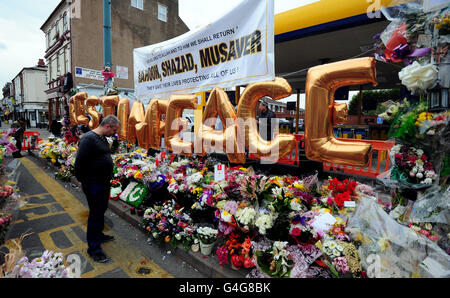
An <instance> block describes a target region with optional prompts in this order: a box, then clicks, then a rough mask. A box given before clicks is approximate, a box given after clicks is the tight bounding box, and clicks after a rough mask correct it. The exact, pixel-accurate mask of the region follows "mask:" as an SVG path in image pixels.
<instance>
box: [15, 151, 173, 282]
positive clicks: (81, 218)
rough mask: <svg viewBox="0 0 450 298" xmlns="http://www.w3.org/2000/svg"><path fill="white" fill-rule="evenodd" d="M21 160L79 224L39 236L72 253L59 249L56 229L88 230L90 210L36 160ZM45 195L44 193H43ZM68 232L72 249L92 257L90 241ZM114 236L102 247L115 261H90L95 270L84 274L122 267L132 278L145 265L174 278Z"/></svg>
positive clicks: (153, 272) (50, 246) (48, 244)
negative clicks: (89, 254) (89, 250)
mask: <svg viewBox="0 0 450 298" xmlns="http://www.w3.org/2000/svg"><path fill="white" fill-rule="evenodd" d="M21 163H22V165H23V166H24V167H25V168H26V169H27V170H28V172H29V173H30V174H31V175H32V176H33V178H34V179H35V180H36V181H37V182H38V183H39V184H40V185H42V187H44V189H45V190H47V191H48V194H50V195H51V196H52V197H53V198H54V199H55V200H56V201H57V202H58V203H59V204H61V206H62V207H63V208H64V210H65V212H67V213H68V214H69V215H70V216H71V217H72V219H73V220H74V221H75V222H76V224H71V225H67V226H64V227H60V228H58V229H52V230H49V231H45V232H42V233H39V237H40V239H41V240H42V243H43V244H44V246H45V248H46V249H53V250H54V251H61V252H63V251H64V252H65V251H67V252H69V249H63V250H61V249H59V248H57V247H56V244H55V243H54V241H53V239H52V237H51V236H50V234H51V233H53V232H55V231H59V230H64V229H66V228H68V227H72V226H77V225H79V226H81V227H82V229H83V230H84V231H86V224H87V216H88V214H89V210H88V209H87V208H86V207H85V206H84V205H83V204H82V203H81V202H80V201H79V200H78V199H77V198H76V197H74V196H73V195H72V194H71V193H70V192H68V191H67V190H66V189H65V188H64V187H63V186H61V185H60V184H59V183H58V182H57V181H55V180H54V179H53V178H52V177H50V176H48V175H47V174H46V173H45V172H44V171H43V170H42V169H40V168H39V167H38V166H37V165H36V164H35V163H34V162H32V161H31V160H29V159H28V158H22V159H21ZM42 195H44V194H41V195H40V196H42ZM34 196H38V195H34ZM65 212H64V213H65ZM52 215H54V214H52ZM42 217H44V216H42ZM36 218H38V217H35V218H33V219H36ZM64 231H65V232H66V233H65V234H66V236H67V237H68V239H69V240H70V241H71V242H72V243H73V244H74V246H75V247H74V246H72V247H71V248H70V252H75V251H77V250H78V251H79V252H80V253H82V254H83V256H84V257H85V258H86V259H87V260H88V259H89V256H88V255H87V252H86V248H87V244H85V243H84V242H82V241H78V240H79V239H78V240H77V239H76V238H77V236H76V235H75V234H74V233H73V231H69V229H67V230H64ZM72 233H73V234H72ZM113 234H115V233H113ZM114 237H115V238H116V240H115V241H112V242H109V243H105V244H104V245H103V246H102V248H103V249H104V250H105V253H106V254H107V255H108V256H110V257H111V259H112V261H113V262H112V263H111V264H108V263H107V264H99V263H96V262H90V264H91V265H92V267H93V268H94V270H92V271H90V272H87V273H86V274H83V275H82V277H95V276H98V275H100V274H103V273H106V272H108V271H111V270H113V269H115V268H117V267H120V269H122V270H123V271H124V272H125V273H126V274H127V275H128V276H130V277H142V275H140V274H138V273H137V270H138V269H139V268H141V267H146V268H150V270H151V273H150V274H149V275H146V276H144V277H155V278H156V277H163V278H170V277H172V276H171V275H170V274H169V273H167V272H166V271H165V270H163V269H162V268H161V267H159V266H158V265H156V264H155V263H154V262H153V261H152V260H149V259H148V258H147V257H145V256H144V255H143V254H142V253H141V252H140V251H138V250H136V248H135V247H133V245H132V244H129V243H127V242H126V241H123V240H121V239H120V238H119V237H118V236H117V235H114ZM75 248H76V249H75ZM74 249H75V250H74ZM110 262H111V261H110Z"/></svg>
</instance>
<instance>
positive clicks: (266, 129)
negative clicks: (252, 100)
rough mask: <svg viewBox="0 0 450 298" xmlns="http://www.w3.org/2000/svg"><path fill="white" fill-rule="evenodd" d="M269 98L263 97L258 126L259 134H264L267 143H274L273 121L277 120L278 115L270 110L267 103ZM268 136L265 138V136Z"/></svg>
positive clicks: (260, 104)
mask: <svg viewBox="0 0 450 298" xmlns="http://www.w3.org/2000/svg"><path fill="white" fill-rule="evenodd" d="M266 99H267V97H263V98H262V99H261V100H260V101H259V107H258V108H259V115H258V125H259V132H260V133H262V135H261V136H262V137H263V138H265V139H266V141H272V135H273V130H272V119H273V118H276V115H275V114H274V113H273V112H272V111H271V110H269V108H268V103H267V101H266ZM265 133H266V135H265V136H264V134H265Z"/></svg>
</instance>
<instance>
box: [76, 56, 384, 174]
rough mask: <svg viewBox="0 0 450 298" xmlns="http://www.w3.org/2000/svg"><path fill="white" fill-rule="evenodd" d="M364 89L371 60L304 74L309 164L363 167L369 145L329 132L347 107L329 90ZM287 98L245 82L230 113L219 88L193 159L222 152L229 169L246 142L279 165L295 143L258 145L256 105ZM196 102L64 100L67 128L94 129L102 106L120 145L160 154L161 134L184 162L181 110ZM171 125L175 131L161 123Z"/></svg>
mask: <svg viewBox="0 0 450 298" xmlns="http://www.w3.org/2000/svg"><path fill="white" fill-rule="evenodd" d="M366 83H372V84H376V83H377V81H376V68H375V60H374V59H373V58H358V59H351V60H345V61H340V62H336V63H330V64H326V65H321V66H317V67H314V68H311V69H310V70H309V72H308V75H307V80H306V105H305V150H306V156H307V158H308V159H310V160H315V161H320V162H332V163H339V164H348V165H354V166H366V165H367V164H368V162H369V156H370V152H371V150H372V146H371V145H370V144H365V143H361V142H342V141H339V140H337V139H336V138H335V137H334V134H333V126H334V125H336V124H339V123H344V122H345V121H346V119H347V105H346V104H341V105H339V104H336V103H335V102H334V93H335V91H336V90H337V89H338V88H340V87H342V86H348V85H362V84H366ZM291 94H292V88H291V86H290V85H289V83H288V82H287V81H286V80H285V79H282V78H276V79H275V80H274V81H271V82H262V83H254V84H250V85H249V86H247V88H245V90H244V92H243V94H242V96H241V98H240V100H239V104H238V107H237V114H236V112H235V110H234V108H233V106H232V104H231V103H230V101H229V99H228V96H227V94H226V93H225V92H224V91H223V90H222V89H220V88H215V89H214V90H213V91H212V92H211V95H210V97H209V99H208V102H207V105H206V107H205V110H204V114H203V121H202V124H201V126H200V128H199V130H198V132H197V137H196V140H195V150H196V151H195V153H196V154H199V155H202V156H204V155H205V154H206V153H207V152H208V151H209V150H210V149H211V148H214V149H221V150H223V151H224V152H226V153H227V156H228V158H229V160H230V162H232V163H244V162H245V160H246V158H245V153H244V152H245V151H244V144H245V146H246V147H247V149H249V151H250V152H252V153H253V152H254V153H255V155H256V156H257V157H259V158H267V159H273V158H275V160H277V159H279V158H282V157H283V156H285V155H287V154H289V153H290V152H292V149H293V147H294V145H295V136H294V135H291V134H279V135H277V136H276V137H275V138H274V139H273V141H266V140H264V139H263V138H262V137H261V136H260V134H259V132H258V128H257V123H256V105H257V104H258V101H259V99H260V98H262V97H264V96H269V97H271V98H273V99H274V100H279V99H281V98H285V97H288V96H290V95H291ZM196 103H197V97H196V96H195V95H173V96H171V97H170V100H169V101H167V100H162V99H153V100H152V101H151V102H150V103H149V105H148V106H147V109H146V110H145V108H144V105H143V103H142V102H140V101H136V102H134V103H133V106H132V108H131V111H130V101H129V99H128V98H122V99H119V97H118V96H107V97H102V98H100V99H99V98H97V97H95V96H91V97H89V98H88V95H87V93H85V92H80V93H77V94H76V95H75V96H73V97H72V98H71V99H70V105H69V107H70V122H71V124H72V125H88V126H89V127H90V128H91V129H95V128H96V127H98V125H99V123H100V118H101V115H100V113H99V112H98V111H97V110H96V109H95V107H96V106H97V105H101V106H102V107H103V117H106V116H108V115H114V113H115V108H116V107H117V117H118V118H119V119H120V121H121V128H120V130H119V139H120V140H126V141H128V142H129V143H133V144H134V143H136V140H137V142H138V144H139V146H140V147H142V148H145V149H147V148H153V149H160V148H161V138H162V136H163V135H164V137H165V143H166V147H167V149H168V150H169V151H173V152H175V153H181V154H184V155H187V156H190V155H191V154H192V153H193V149H194V144H193V143H192V142H186V141H184V140H182V139H181V138H180V137H179V132H180V126H182V120H181V119H182V113H183V110H184V109H196V107H197V104H196ZM86 112H87V113H88V114H89V115H90V116H91V119H90V120H89V118H88V117H86ZM162 114H165V115H166V119H165V121H162V120H161V115H162ZM217 117H219V118H220V119H221V121H222V123H223V127H224V128H223V130H222V131H217V130H215V128H214V126H215V121H207V120H208V119H216V118H217ZM227 119H228V120H227ZM229 119H233V120H234V121H229ZM238 119H239V120H238ZM169 123H172V124H173V125H167V124H169ZM244 124H245V125H244ZM244 140H245V141H244ZM218 147H219V148H218Z"/></svg>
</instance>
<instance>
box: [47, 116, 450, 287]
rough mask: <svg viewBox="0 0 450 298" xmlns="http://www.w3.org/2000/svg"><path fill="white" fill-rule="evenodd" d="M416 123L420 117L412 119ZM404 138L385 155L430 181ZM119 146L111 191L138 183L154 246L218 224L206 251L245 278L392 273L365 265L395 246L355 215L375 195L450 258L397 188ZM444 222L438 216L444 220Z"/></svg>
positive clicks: (190, 240) (389, 213)
mask: <svg viewBox="0 0 450 298" xmlns="http://www.w3.org/2000/svg"><path fill="white" fill-rule="evenodd" d="M419 115H420V114H419ZM433 117H434V116H433ZM433 119H434V118H433ZM416 120H417V119H414V121H415V122H419V121H420V120H417V121H416ZM415 122H414V123H415ZM424 122H425V121H420V125H423V124H424ZM429 124H430V123H429ZM441 124H442V123H441ZM429 129H438V130H439V126H438V125H430V126H429ZM55 144H59V143H58V141H56V142H55V141H54V142H53V146H45V145H44V146H43V152H47V156H49V157H52V158H53V159H54V160H58V162H60V163H61V164H63V165H65V166H67V165H69V164H73V162H74V160H73V158H74V157H75V156H74V155H73V154H72V153H73V152H74V151H73V149H67V147H59V148H61V149H62V150H61V149H59V150H55V148H57V147H55ZM402 146H403V145H399V146H396V147H395V148H394V149H393V152H392V154H393V155H394V157H393V160H395V158H397V160H398V163H397V162H395V164H396V165H397V164H398V171H399V172H405V173H407V175H406V176H404V177H405V178H406V179H407V180H408V181H409V183H419V184H421V185H428V186H431V185H434V184H436V183H437V182H438V181H439V171H438V170H437V169H436V167H435V166H434V164H433V163H432V162H431V161H430V160H431V157H430V155H428V154H427V153H426V152H425V151H421V149H417V148H414V147H405V148H403V147H402ZM64 148H66V149H64ZM69 148H71V147H69ZM75 148H76V147H75ZM118 148H119V153H117V154H114V155H113V160H114V164H115V166H114V180H112V181H111V189H112V192H111V199H112V200H118V199H120V198H121V197H125V196H124V195H123V193H124V191H125V190H126V189H127V187H128V186H129V185H131V184H133V185H138V186H139V188H140V189H144V188H145V189H146V190H147V191H146V192H143V197H142V198H140V201H139V202H140V205H139V206H135V205H133V208H130V210H131V209H133V210H134V209H135V208H136V209H138V210H142V211H143V212H142V213H143V214H141V215H140V216H141V218H142V222H141V228H142V230H143V231H144V232H145V233H147V234H148V235H149V237H151V238H153V239H154V240H155V241H156V242H158V243H160V244H161V245H165V244H168V245H171V246H172V247H183V248H184V249H186V250H189V249H192V250H193V251H194V252H196V251H197V250H194V247H195V246H196V245H197V244H198V243H199V242H200V244H201V240H202V238H203V240H204V241H206V240H205V238H204V237H203V235H204V232H205V231H204V230H205V228H204V227H209V228H212V230H214V231H217V232H216V233H217V234H214V235H212V234H211V237H208V238H209V240H211V241H212V242H213V243H214V247H215V248H214V249H213V253H212V254H213V257H214V258H217V262H218V264H219V265H220V266H229V267H231V268H233V269H234V270H243V271H244V274H246V276H247V277H250V278H251V277H257V278H261V277H265V278H286V277H290V278H297V277H308V278H313V277H320V278H323V277H353V278H360V277H366V276H368V277H392V276H394V275H392V274H391V275H389V274H387V273H386V272H384V273H383V274H384V275H383V274H381V275H380V273H377V272H375V273H374V272H373V270H372V271H370V270H369V271H368V269H370V268H371V264H370V263H368V262H367V259H368V258H369V256H370V255H380V256H383V255H382V254H383V253H384V252H386V250H387V249H388V248H389V247H390V246H391V245H394V244H393V241H395V240H394V239H395V238H392V237H394V236H392V235H390V234H389V232H388V231H387V232H385V233H384V234H383V235H382V236H377V237H378V238H377V237H375V238H374V237H373V236H369V235H372V233H375V231H372V230H371V229H373V228H374V227H373V226H371V225H365V224H364V223H365V222H370V219H369V218H362V217H361V215H358V216H356V217H355V214H356V211H358V206H359V205H360V204H361V203H363V204H368V203H367V202H373V203H374V204H376V206H377V207H376V208H377V209H376V211H377V212H381V213H382V214H384V215H385V216H386V217H387V218H390V219H392V220H394V221H395V224H396V225H398V226H399V227H405V228H406V230H401V231H405V232H402V233H406V231H407V233H409V232H411V233H413V235H416V236H414V237H419V238H420V239H422V240H420V241H429V242H430V243H429V245H431V246H433V245H434V247H435V248H436V251H438V252H439V253H438V254H439V256H440V257H442V258H443V259H444V261H442V260H440V261H442V262H444V264H445V262H446V261H450V259H448V256H449V254H450V249H449V247H450V246H449V243H448V242H449V241H448V240H447V239H448V235H446V234H443V232H442V231H445V229H444V230H443V229H442V224H436V223H433V224H428V225H425V224H423V223H422V224H421V223H418V222H417V220H416V218H417V217H418V216H419V215H421V213H420V210H424V209H423V208H422V209H421V208H416V209H415V211H417V212H416V213H414V212H411V209H413V207H414V205H413V204H410V202H409V201H408V199H405V195H404V194H403V193H401V192H391V193H390V192H389V190H388V191H387V192H386V189H385V188H383V185H381V186H380V185H379V186H377V187H373V186H369V185H366V184H363V183H360V182H358V181H355V180H353V179H338V178H335V177H330V178H329V179H326V180H319V178H318V176H317V175H313V176H308V177H294V176H290V175H285V176H265V175H262V174H259V173H257V172H256V171H255V170H254V169H253V168H251V167H250V168H246V167H243V166H236V167H232V168H227V170H226V176H225V177H226V178H225V179H224V180H221V181H216V180H214V176H215V175H214V166H215V165H216V164H218V163H219V161H217V160H215V159H212V158H201V157H195V156H194V157H191V158H187V157H184V156H179V155H173V154H171V153H168V152H165V151H161V152H157V153H154V154H153V155H147V152H146V151H145V150H143V149H141V148H137V147H135V146H131V145H129V144H127V143H124V142H122V143H120V144H119V146H118ZM396 150H398V152H397V151H396ZM50 152H52V153H50ZM49 154H52V155H49ZM398 154H400V155H398ZM396 155H397V156H396ZM64 158H66V160H64ZM412 174H415V175H412ZM411 179H413V180H411ZM414 179H415V180H414ZM427 179H431V181H432V184H428V183H429V182H430V181H429V180H427ZM422 182H423V183H422ZM436 194H437V195H438V196H439V197H440V198H442V196H444V197H445V196H449V190H441V191H438V192H436ZM419 201H420V200H418V203H419ZM405 202H406V204H405ZM408 202H409V203H408ZM405 205H407V206H405ZM433 206H434V205H433ZM130 207H131V205H130ZM438 207H439V208H438ZM441 207H442V204H441V205H438V206H437V207H436V206H434V207H433V208H431V212H430V214H431V216H442V215H443V216H444V217H445V212H447V211H448V207H447V210H446V209H445V206H444V208H441ZM427 210H429V208H428V207H427ZM374 212H375V211H374ZM442 212H444V214H442ZM419 213H420V214H419ZM430 214H428V215H427V216H430ZM366 216H367V215H366ZM369 216H375V215H373V214H370V215H369ZM349 222H350V223H352V224H351V226H349ZM419 222H420V220H419ZM422 222H423V220H422ZM447 224H448V223H447V222H445V221H444V226H445V225H447ZM355 226H356V227H357V228H355ZM209 228H208V229H209ZM349 228H350V229H349ZM394 230H397V228H395V229H394ZM408 235H409V234H408ZM396 237H404V235H403V234H402V235H397V236H396ZM419 238H418V239H419ZM373 243H377V245H376V246H373ZM405 245H406V244H405ZM200 246H201V245H200ZM197 249H198V248H197ZM392 249H393V247H392ZM403 249H405V250H409V249H412V248H409V247H404V248H403ZM392 251H395V250H392ZM369 252H370V254H369ZM361 254H362V255H361ZM446 258H447V259H446ZM369 260H371V259H370V258H369ZM404 261H405V262H407V261H406V260H404ZM372 265H373V264H372ZM417 268H422V267H420V266H418V267H417ZM401 276H402V277H411V276H432V274H431V273H429V272H428V271H427V270H425V269H420V270H419V269H404V270H403V271H401Z"/></svg>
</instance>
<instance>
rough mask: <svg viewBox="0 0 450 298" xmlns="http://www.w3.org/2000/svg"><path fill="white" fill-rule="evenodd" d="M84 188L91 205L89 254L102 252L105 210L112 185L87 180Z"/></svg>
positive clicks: (88, 233) (88, 227)
mask: <svg viewBox="0 0 450 298" xmlns="http://www.w3.org/2000/svg"><path fill="white" fill-rule="evenodd" d="M82 189H83V192H84V194H85V195H86V199H87V202H88V205H89V217H88V223H87V243H88V254H90V255H94V254H97V253H100V252H102V248H101V244H102V236H103V227H104V225H105V212H106V209H108V201H109V193H110V185H109V184H96V183H86V182H85V183H82Z"/></svg>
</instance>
